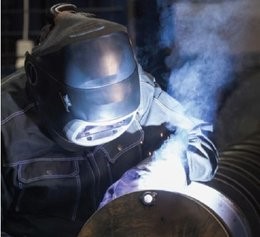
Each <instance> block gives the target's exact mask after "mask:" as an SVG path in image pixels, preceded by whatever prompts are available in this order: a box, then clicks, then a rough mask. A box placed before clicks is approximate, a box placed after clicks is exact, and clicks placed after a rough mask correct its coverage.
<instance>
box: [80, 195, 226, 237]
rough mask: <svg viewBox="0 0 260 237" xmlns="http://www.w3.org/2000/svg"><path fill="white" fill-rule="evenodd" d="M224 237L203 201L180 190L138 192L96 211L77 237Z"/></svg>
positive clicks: (213, 215) (224, 230)
mask: <svg viewBox="0 0 260 237" xmlns="http://www.w3.org/2000/svg"><path fill="white" fill-rule="evenodd" d="M90 236H91V237H93V236H95V237H99V236H100V237H101V236H102V237H104V236H113V237H135V236H140V237H146V236H147V237H148V236H149V237H158V236H173V237H183V236H187V237H188V236H190V237H196V236H198V237H208V236H210V237H226V236H229V234H228V233H227V228H226V227H225V226H224V224H223V223H221V221H220V220H219V218H218V217H217V216H216V215H215V214H214V213H212V211H211V210H210V209H209V208H208V207H206V206H205V205H204V204H202V203H200V202H198V201H197V200H195V199H193V198H191V197H189V196H186V195H184V194H180V193H172V192H167V191H139V192H134V193H131V194H127V195H125V196H122V197H120V198H118V199H116V200H114V201H112V202H110V203H108V204H107V205H106V206H104V207H103V208H102V209H100V210H99V211H98V212H96V213H95V214H94V215H93V216H92V217H91V218H90V219H89V221H88V222H87V223H86V224H85V225H84V227H83V228H82V230H81V232H80V234H79V237H90Z"/></svg>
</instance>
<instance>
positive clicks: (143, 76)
mask: <svg viewBox="0 0 260 237" xmlns="http://www.w3.org/2000/svg"><path fill="white" fill-rule="evenodd" d="M139 75H140V82H141V86H142V85H143V86H144V85H149V86H151V87H155V85H156V81H155V78H154V77H153V76H152V75H151V74H149V73H148V72H145V71H143V70H142V69H141V68H140V69H139Z"/></svg>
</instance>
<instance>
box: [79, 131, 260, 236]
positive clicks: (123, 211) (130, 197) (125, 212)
mask: <svg viewBox="0 0 260 237" xmlns="http://www.w3.org/2000/svg"><path fill="white" fill-rule="evenodd" d="M259 159H260V134H259V133H258V134H255V135H254V136H252V137H251V138H249V139H247V140H246V141H244V142H243V143H240V144H237V145H234V146H232V147H230V149H228V150H226V151H225V152H223V153H221V155H220V161H219V168H218V171H217V173H216V176H215V178H214V179H213V180H212V181H210V182H208V183H204V184H202V183H195V182H193V183H191V185H189V186H188V188H187V189H186V190H185V191H183V192H181V193H173V192H167V191H161V190H145V191H138V192H134V193H131V194H127V195H125V196H122V197H120V198H118V199H115V200H114V201H112V202H110V203H108V204H107V205H106V206H104V207H103V208H101V209H100V210H99V211H97V212H96V213H95V214H94V215H93V216H92V217H91V218H90V219H89V220H88V221H87V222H86V224H85V225H84V226H83V228H82V229H81V231H80V233H79V237H90V236H91V237H93V236H94V237H99V236H102V237H103V236H113V237H121V236H122V237H128V236H129V237H130V236H131V237H135V236H140V237H146V236H149V237H158V236H166V237H168V236H169V237H170V236H171V237H258V236H260V214H259V213H260V206H259V205H260V204H259V200H260V199H259V174H260V164H259Z"/></svg>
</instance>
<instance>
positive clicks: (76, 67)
mask: <svg viewBox="0 0 260 237" xmlns="http://www.w3.org/2000/svg"><path fill="white" fill-rule="evenodd" d="M67 5H70V4H67ZM60 9H61V7H60ZM60 9H58V10H59V11H58V14H57V12H56V16H55V21H54V25H53V26H52V27H51V30H50V32H49V33H48V35H47V37H46V38H45V39H44V40H43V41H42V42H41V43H40V44H39V45H38V46H36V47H35V48H34V49H33V51H32V54H29V53H27V55H26V61H25V70H26V74H27V78H28V84H29V88H30V91H31V93H32V94H33V97H34V99H35V102H36V104H37V106H38V108H39V111H40V113H41V115H42V117H43V119H44V121H45V123H46V125H47V126H48V128H49V129H50V130H51V131H52V133H55V134H56V135H57V136H58V137H59V138H61V139H63V140H64V141H66V142H69V143H73V144H77V145H80V146H96V145H99V144H103V143H106V142H109V141H111V140H114V139H115V138H117V137H119V136H120V135H121V134H122V133H124V132H125V131H126V130H127V129H128V127H129V126H130V124H131V122H132V121H133V119H134V117H135V114H136V111H137V109H138V106H139V103H140V85H139V76H138V69H137V63H136V60H135V56H134V53H133V51H132V47H131V43H130V41H129V37H128V34H127V31H126V29H125V27H124V26H122V25H120V24H117V23H114V22H110V21H106V20H103V19H97V18H95V17H90V16H88V15H87V14H85V13H80V12H76V11H75V9H73V11H71V10H69V11H67V8H66V11H61V10H60Z"/></svg>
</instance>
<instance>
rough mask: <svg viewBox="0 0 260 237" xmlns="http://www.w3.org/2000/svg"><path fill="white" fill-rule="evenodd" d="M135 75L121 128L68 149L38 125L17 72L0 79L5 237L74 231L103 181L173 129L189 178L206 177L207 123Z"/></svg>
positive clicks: (210, 163) (210, 154) (211, 151)
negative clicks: (179, 132)
mask: <svg viewBox="0 0 260 237" xmlns="http://www.w3.org/2000/svg"><path fill="white" fill-rule="evenodd" d="M140 80H141V104H140V108H139V110H138V113H137V116H136V118H135V120H134V122H133V123H132V125H131V126H130V128H129V129H128V130H127V132H125V133H124V134H123V135H121V136H120V137H119V138H117V139H115V140H113V141H111V142H109V143H106V144H103V145H100V146H96V147H85V148H84V147H83V148H82V147H79V149H76V150H73V151H72V150H69V149H66V147H64V146H61V145H58V143H56V142H55V141H54V140H53V139H52V138H51V136H50V135H49V134H48V132H47V131H46V130H45V127H44V124H42V122H41V117H40V114H39V113H38V111H37V107H36V105H35V103H34V102H33V100H32V99H30V97H29V96H28V93H27V91H26V76H25V73H24V71H23V70H20V71H17V72H16V73H14V74H12V75H10V76H8V77H7V78H5V79H2V94H1V97H2V113H1V115H2V119H1V126H2V129H1V130H2V149H1V150H2V172H1V175H2V180H1V181H2V231H4V232H5V233H8V234H9V235H10V236H37V237H40V236H44V237H46V236H48V237H51V236H55V237H56V236H63V237H66V236H70V237H71V236H77V233H78V232H79V231H80V228H81V227H82V225H83V224H84V223H85V222H86V220H87V219H88V218H89V217H90V216H91V215H92V214H93V213H94V212H95V210H96V209H97V208H98V206H99V204H100V202H101V200H102V198H103V196H104V193H105V192H106V190H107V188H108V187H109V186H110V185H111V184H113V183H114V182H115V181H117V180H118V179H119V178H120V177H121V176H122V174H123V173H124V172H125V171H127V170H128V169H130V168H131V167H133V166H135V165H137V164H138V163H140V162H141V161H142V160H143V159H145V158H147V157H149V156H150V155H151V154H152V153H153V151H155V150H157V149H158V148H159V147H160V146H161V145H162V143H163V142H164V140H166V139H167V138H168V137H169V135H170V134H174V132H175V130H176V129H177V128H181V129H183V130H185V131H187V134H188V147H187V152H186V160H185V161H184V166H185V170H186V173H187V177H188V179H190V180H197V181H207V180H210V179H211V178H212V177H213V175H214V173H215V170H216V167H217V151H216V149H215V147H214V145H213V144H212V142H211V141H210V140H209V138H208V136H207V133H208V132H210V129H211V126H210V125H209V124H207V123H205V122H203V121H200V120H197V119H194V118H190V117H187V116H186V115H185V114H184V112H183V108H182V107H181V105H180V104H179V103H178V102H177V101H176V100H175V99H173V98H172V97H171V96H169V95H168V94H167V93H165V92H164V91H163V90H161V88H160V87H159V86H158V85H157V84H156V83H155V82H154V79H153V78H152V77H151V76H150V75H148V74H146V73H144V72H142V70H141V69H140ZM169 125H170V126H169ZM162 172H163V171H162Z"/></svg>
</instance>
